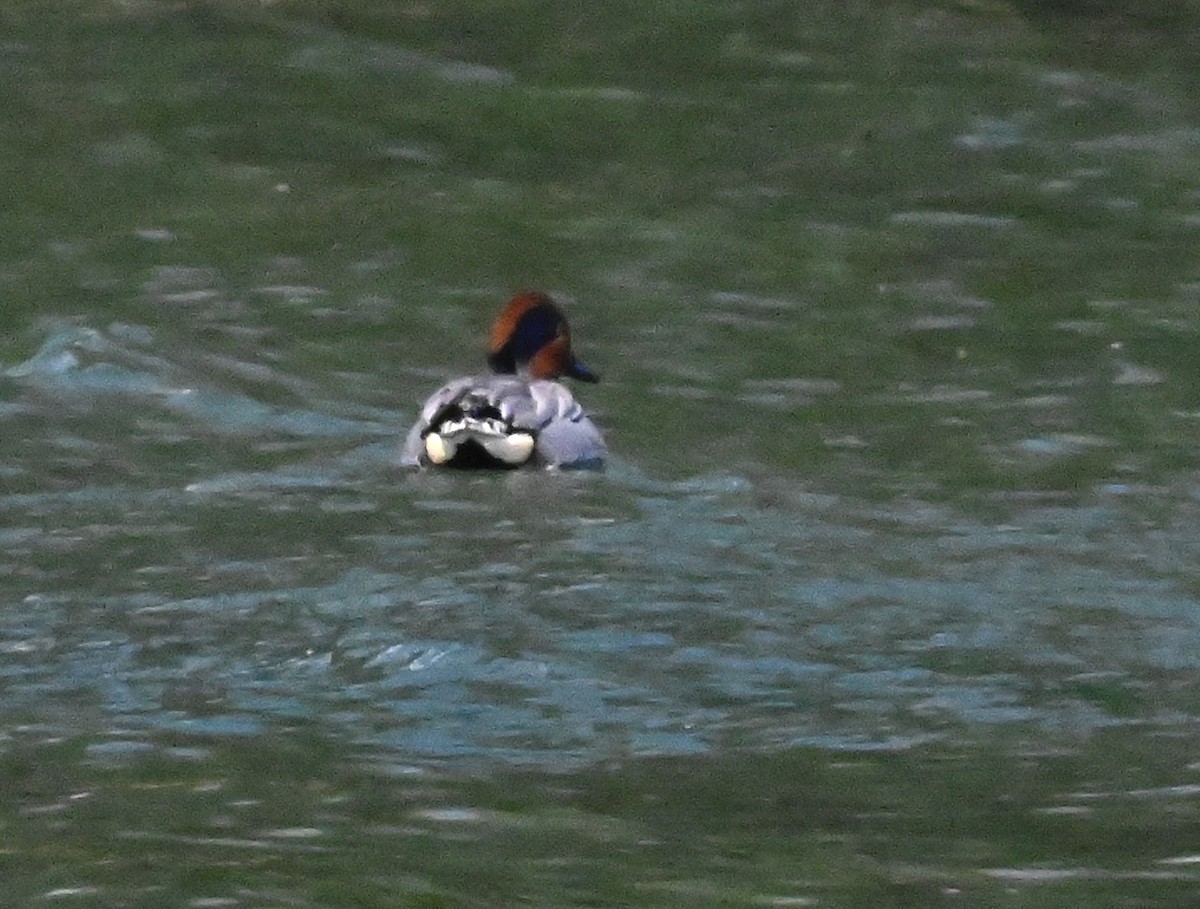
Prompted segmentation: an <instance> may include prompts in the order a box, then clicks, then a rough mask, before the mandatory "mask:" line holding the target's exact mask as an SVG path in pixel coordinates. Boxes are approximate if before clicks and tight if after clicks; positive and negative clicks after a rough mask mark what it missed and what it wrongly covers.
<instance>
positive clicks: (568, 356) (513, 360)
mask: <svg viewBox="0 0 1200 909" xmlns="http://www.w3.org/2000/svg"><path fill="white" fill-rule="evenodd" d="M488 365H489V366H491V368H492V372H498V373H524V374H527V375H528V376H529V377H530V378H533V379H557V378H559V377H560V376H570V377H571V378H573V379H579V381H581V382H599V381H600V377H599V376H598V375H596V374H595V373H594V372H592V371H591V370H590V369H588V368H587V367H586V366H584V365H583V364H582V363H580V362H579V361H578V360H576V359H575V355H574V354H573V353H572V352H571V329H570V328H569V327H568V326H567V319H566V317H565V316H564V315H563V314H562V311H561V310H560V309H559V308H558V306H557V304H555V302H554V301H553V300H551V299H550V297H549V296H547V295H546V294H544V293H541V292H539V291H526V292H524V293H519V294H517V295H516V296H515V297H513V298H512V299H511V300H509V301H508V305H507V306H505V307H504V310H503V311H502V312H501V313H500V315H499V316H498V317H497V318H496V321H495V323H494V324H493V325H492V335H491V338H490V340H489V341H488Z"/></svg>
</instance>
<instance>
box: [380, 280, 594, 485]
mask: <svg viewBox="0 0 1200 909" xmlns="http://www.w3.org/2000/svg"><path fill="white" fill-rule="evenodd" d="M487 362H488V366H489V368H490V369H491V372H490V373H488V374H483V375H473V376H464V377H462V378H458V379H453V380H451V381H450V382H447V383H446V384H445V385H443V386H442V387H441V388H439V389H438V390H437V391H435V392H434V393H433V394H432V395H431V396H430V397H429V399H428V400H427V401H426V402H425V404H424V406H423V407H422V408H421V415H420V417H419V418H418V419H417V421H416V423H415V424H413V426H412V428H411V429H410V430H409V432H408V436H407V438H406V440H405V443H404V451H403V455H402V457H401V463H402V464H404V465H405V466H410V467H444V468H461V469H497V470H503V469H513V468H519V467H543V468H561V469H591V470H595V469H599V468H601V467H603V465H604V461H605V459H606V457H607V449H606V447H605V444H604V438H603V437H602V436H601V434H600V430H598V429H597V428H596V425H595V424H594V423H593V422H592V421H591V419H590V418H589V417H588V416H587V414H586V413H585V412H584V409H583V407H582V405H580V403H579V402H578V401H576V400H575V396H574V395H573V394H571V391H570V389H568V388H567V387H566V386H565V385H563V384H562V382H560V381H559V380H560V379H562V378H564V377H567V378H571V379H575V380H577V381H579V382H589V383H594V382H599V381H600V377H599V376H598V375H597V374H596V373H594V372H593V371H592V370H591V369H590V368H588V367H587V366H585V365H584V364H583V363H582V362H581V361H580V360H578V359H577V358H576V357H575V354H574V352H573V351H572V350H571V329H570V327H569V326H568V325H567V319H566V316H564V315H563V313H562V310H561V309H559V307H558V304H557V303H555V302H554V300H553V299H552V298H551V297H550V296H549V295H547V294H545V293H542V292H541V291H523V292H521V293H518V294H517V295H516V296H514V297H513V298H512V299H510V300H509V301H508V304H507V305H506V306H505V307H504V309H502V310H501V312H500V315H499V316H497V317H496V321H495V322H494V323H493V325H492V331H491V335H490V338H489V341H488V347H487Z"/></svg>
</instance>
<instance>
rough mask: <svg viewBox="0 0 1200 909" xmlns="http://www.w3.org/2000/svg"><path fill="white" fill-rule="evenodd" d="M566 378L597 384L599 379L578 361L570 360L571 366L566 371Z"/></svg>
mask: <svg viewBox="0 0 1200 909" xmlns="http://www.w3.org/2000/svg"><path fill="white" fill-rule="evenodd" d="M566 374H567V375H568V376H570V377H571V378H572V379H578V380H579V381H580V382H599V381H600V377H599V376H598V375H596V373H594V372H592V371H591V370H590V369H589V368H588V367H586V366H584V365H583V364H582V363H580V362H579V361H578V360H572V361H571V366H570V368H569V369H567V373H566Z"/></svg>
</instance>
